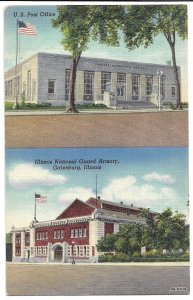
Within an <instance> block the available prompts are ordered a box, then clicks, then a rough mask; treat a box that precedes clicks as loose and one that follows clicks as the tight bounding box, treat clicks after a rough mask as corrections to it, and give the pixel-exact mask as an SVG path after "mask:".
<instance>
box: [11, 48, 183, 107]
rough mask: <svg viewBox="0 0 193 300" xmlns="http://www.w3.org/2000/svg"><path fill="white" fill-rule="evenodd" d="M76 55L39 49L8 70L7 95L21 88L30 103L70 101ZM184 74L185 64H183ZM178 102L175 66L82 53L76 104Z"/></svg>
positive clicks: (118, 105)
mask: <svg viewBox="0 0 193 300" xmlns="http://www.w3.org/2000/svg"><path fill="white" fill-rule="evenodd" d="M70 67H71V59H70V56H68V55H63V54H49V53H37V54H35V55H33V56H31V57H30V58H28V59H26V60H25V61H23V62H22V63H21V64H20V65H18V68H17V69H18V72H17V78H16V75H15V67H13V68H12V69H10V70H8V71H7V72H6V73H5V100H6V101H14V100H15V95H16V92H17V94H18V98H19V101H21V96H22V94H23V97H24V99H25V102H26V103H36V104H42V103H50V104H51V105H58V106H60V105H67V100H68V86H69V76H70ZM178 72H179V76H180V67H178ZM158 95H160V96H161V100H162V103H164V102H170V103H175V102H176V85H175V80H174V72H173V67H172V66H171V63H170V62H167V63H166V64H165V65H158V64H153V63H139V62H128V61H121V60H110V59H99V58H87V57H82V58H81V59H80V61H79V64H78V67H77V77H76V87H75V99H76V104H94V103H95V104H97V103H98V104H100V103H103V104H105V105H106V106H108V107H112V108H129V107H132V105H133V106H134V107H135V106H137V107H141V106H142V107H156V106H158V97H159V96H158Z"/></svg>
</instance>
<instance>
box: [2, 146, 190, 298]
mask: <svg viewBox="0 0 193 300" xmlns="http://www.w3.org/2000/svg"><path fill="white" fill-rule="evenodd" d="M5 207H6V218H5V219H6V288H7V294H8V295H21V296H22V295H30V296H33V295H34V296H35V295H45V296H46V295H50V296H52V295H146V294H147V295H149V294H154V295H161V294H163V295H165V294H175V295H176V294H179V295H180V294H189V292H190V291H189V289H190V283H189V277H190V276H189V187H188V148H187V147H144V148H143V147H140V148H35V149H32V148H22V149H20V148H19V149H18V148H17V149H15V148H14V149H7V150H6V199H5Z"/></svg>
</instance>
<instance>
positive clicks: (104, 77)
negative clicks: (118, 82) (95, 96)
mask: <svg viewBox="0 0 193 300" xmlns="http://www.w3.org/2000/svg"><path fill="white" fill-rule="evenodd" d="M107 83H111V73H106V72H101V94H102V95H103V94H104V91H106V90H107Z"/></svg>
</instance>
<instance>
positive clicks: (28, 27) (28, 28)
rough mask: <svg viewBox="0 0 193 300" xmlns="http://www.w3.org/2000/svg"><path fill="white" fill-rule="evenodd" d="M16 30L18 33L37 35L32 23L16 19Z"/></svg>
mask: <svg viewBox="0 0 193 300" xmlns="http://www.w3.org/2000/svg"><path fill="white" fill-rule="evenodd" d="M18 32H19V33H20V34H27V35H37V33H36V28H35V26H34V25H32V24H29V23H24V22H23V21H18Z"/></svg>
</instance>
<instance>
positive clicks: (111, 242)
mask: <svg viewBox="0 0 193 300" xmlns="http://www.w3.org/2000/svg"><path fill="white" fill-rule="evenodd" d="M116 240H117V235H116V234H108V235H106V236H104V237H102V238H101V239H100V240H99V241H98V243H97V250H98V251H100V252H113V251H115V241H116Z"/></svg>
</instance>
